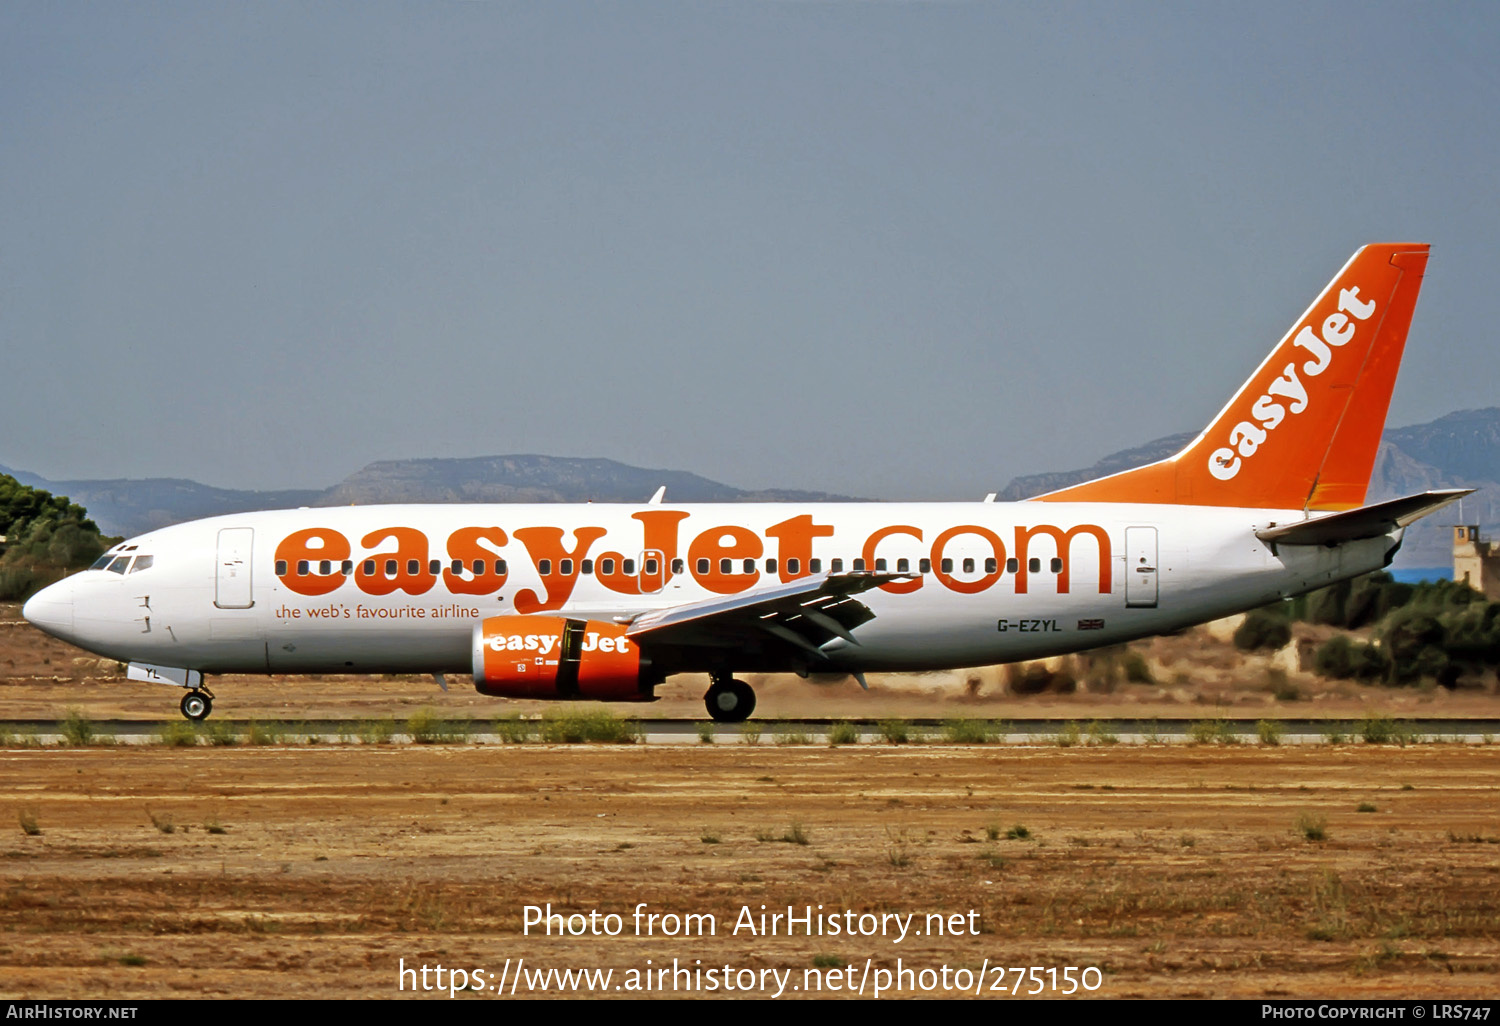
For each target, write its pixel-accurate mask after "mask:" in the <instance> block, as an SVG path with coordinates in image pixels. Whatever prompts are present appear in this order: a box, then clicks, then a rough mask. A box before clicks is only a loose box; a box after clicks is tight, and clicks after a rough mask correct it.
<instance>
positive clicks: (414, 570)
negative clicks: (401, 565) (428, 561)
mask: <svg viewBox="0 0 1500 1026" xmlns="http://www.w3.org/2000/svg"><path fill="white" fill-rule="evenodd" d="M421 572H422V561H421V560H420V559H408V560H407V561H406V574H407V576H408V577H415V576H417V574H419V573H421Z"/></svg>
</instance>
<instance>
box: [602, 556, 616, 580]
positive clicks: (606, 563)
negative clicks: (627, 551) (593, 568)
mask: <svg viewBox="0 0 1500 1026" xmlns="http://www.w3.org/2000/svg"><path fill="white" fill-rule="evenodd" d="M599 572H600V573H601V574H603V575H604V576H605V577H608V576H610V575H611V574H613V573H614V572H615V561H614V560H612V559H601V560H599Z"/></svg>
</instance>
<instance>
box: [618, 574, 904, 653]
mask: <svg viewBox="0 0 1500 1026" xmlns="http://www.w3.org/2000/svg"><path fill="white" fill-rule="evenodd" d="M910 576H911V575H910V574H883V573H853V574H827V575H825V576H822V577H804V578H802V579H800V580H796V581H790V582H788V583H786V584H777V585H773V586H771V587H768V588H759V589H757V590H755V591H748V592H745V593H744V594H741V595H730V596H726V597H724V598H713V599H705V600H704V601H701V602H688V603H684V604H683V605H680V606H671V607H668V608H666V609H658V610H653V611H651V612H649V613H642V614H641V615H640V616H637V617H635V618H634V619H633V620H632V621H631V622H630V625H629V627H627V628H626V631H625V634H626V636H627V637H632V638H649V639H650V640H652V641H655V642H658V643H664V644H683V645H687V644H691V645H705V644H706V645H723V644H734V643H735V642H736V641H737V640H738V639H739V638H741V637H743V636H744V635H745V634H747V633H763V634H767V635H770V636H771V637H774V638H777V639H779V640H781V641H783V642H785V643H786V644H788V645H791V646H792V647H794V648H798V649H801V650H802V651H804V652H806V653H808V654H810V655H814V656H821V655H822V653H821V651H820V649H821V648H822V646H823V645H826V644H827V643H828V642H829V641H832V640H833V639H835V638H840V639H842V640H844V641H846V642H851V643H854V644H858V642H857V641H855V640H854V635H853V634H852V633H851V632H852V631H853V630H854V628H856V627H858V626H859V625H860V624H862V623H866V622H868V621H869V620H872V619H874V616H875V614H874V613H873V612H871V611H870V607H869V606H867V605H865V604H864V603H863V602H860V601H859V600H858V599H856V598H855V597H854V596H855V595H858V594H859V593H860V592H864V591H869V590H870V589H871V588H878V587H880V586H881V585H882V584H887V583H889V582H891V581H901V580H906V579H908V578H909V577H910Z"/></svg>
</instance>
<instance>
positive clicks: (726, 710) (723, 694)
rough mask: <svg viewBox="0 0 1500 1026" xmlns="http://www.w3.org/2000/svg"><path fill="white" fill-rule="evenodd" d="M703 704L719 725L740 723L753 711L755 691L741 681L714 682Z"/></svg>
mask: <svg viewBox="0 0 1500 1026" xmlns="http://www.w3.org/2000/svg"><path fill="white" fill-rule="evenodd" d="M703 704H704V705H706V706H708V714H709V715H710V716H712V717H713V718H714V719H715V720H717V721H718V722H719V723H741V722H743V721H744V720H747V719H749V718H750V714H751V713H753V712H754V711H755V691H754V690H753V689H752V688H751V687H750V685H749V684H746V683H745V682H744V681H742V680H731V681H716V682H715V683H714V685H713V686H712V687H710V688H709V689H708V694H707V695H706V696H704V699H703Z"/></svg>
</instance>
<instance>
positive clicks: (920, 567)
mask: <svg viewBox="0 0 1500 1026" xmlns="http://www.w3.org/2000/svg"><path fill="white" fill-rule="evenodd" d="M917 573H921V574H930V573H932V560H930V559H923V560H921V561H920V562H918V563H917Z"/></svg>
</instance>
